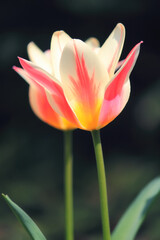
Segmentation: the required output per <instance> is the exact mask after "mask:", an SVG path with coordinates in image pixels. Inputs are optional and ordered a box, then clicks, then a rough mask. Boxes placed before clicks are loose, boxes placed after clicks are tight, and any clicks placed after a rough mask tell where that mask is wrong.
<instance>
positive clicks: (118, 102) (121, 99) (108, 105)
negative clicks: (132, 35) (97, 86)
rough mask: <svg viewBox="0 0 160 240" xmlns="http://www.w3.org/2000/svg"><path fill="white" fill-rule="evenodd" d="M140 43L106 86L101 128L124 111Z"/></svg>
mask: <svg viewBox="0 0 160 240" xmlns="http://www.w3.org/2000/svg"><path fill="white" fill-rule="evenodd" d="M140 44H141V42H140V43H139V44H137V45H136V46H135V47H134V48H133V49H132V50H131V52H130V53H129V55H128V56H127V58H126V59H125V61H124V63H123V65H122V67H121V68H120V69H119V71H117V73H116V74H115V76H114V78H113V79H112V80H111V82H110V84H109V85H108V87H107V88H106V91H105V95H104V101H103V104H102V109H101V113H100V118H99V128H100V127H101V126H102V127H103V126H105V125H107V124H108V123H109V122H111V121H112V120H113V119H114V118H115V117H116V116H118V114H119V113H120V112H121V111H122V109H123V107H124V106H125V104H126V102H127V101H128V98H129V94H130V83H128V82H129V76H130V73H131V71H132V69H133V67H134V65H135V62H136V60H137V57H138V54H139V51H140Z"/></svg>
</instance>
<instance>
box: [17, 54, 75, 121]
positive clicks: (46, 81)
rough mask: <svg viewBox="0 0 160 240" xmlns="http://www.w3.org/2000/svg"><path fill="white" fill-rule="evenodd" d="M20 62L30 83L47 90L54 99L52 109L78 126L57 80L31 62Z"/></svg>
mask: <svg viewBox="0 0 160 240" xmlns="http://www.w3.org/2000/svg"><path fill="white" fill-rule="evenodd" d="M19 60H20V63H21V65H22V67H23V68H24V70H25V71H26V73H27V74H28V76H29V78H30V81H32V82H33V84H34V82H35V83H37V84H39V85H40V86H41V87H43V88H44V89H45V90H46V93H47V96H50V99H52V101H50V102H51V103H52V104H51V107H52V108H53V109H54V111H56V112H57V113H58V114H59V115H60V116H62V117H64V118H66V119H67V120H68V121H69V122H71V123H73V124H74V125H76V124H78V120H77V119H76V117H75V114H74V112H73V111H72V109H71V108H70V106H69V104H68V102H67V100H66V98H65V96H64V92H63V89H62V87H61V86H60V85H59V84H58V83H57V82H56V79H54V78H51V76H50V75H49V74H47V73H45V71H44V70H42V69H40V68H39V67H37V66H35V65H33V64H32V63H31V62H29V61H27V60H24V59H22V58H19ZM54 80H55V81H54Z"/></svg>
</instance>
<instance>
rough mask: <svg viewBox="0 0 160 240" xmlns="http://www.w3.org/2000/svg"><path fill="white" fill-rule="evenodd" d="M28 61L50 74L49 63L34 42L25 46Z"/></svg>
mask: <svg viewBox="0 0 160 240" xmlns="http://www.w3.org/2000/svg"><path fill="white" fill-rule="evenodd" d="M27 51H28V56H29V59H30V60H31V61H32V62H33V63H35V64H36V65H37V66H39V67H40V68H42V69H44V70H45V71H46V72H48V73H50V74H51V73H52V67H51V61H50V60H49V58H48V57H47V56H46V54H45V53H43V52H42V51H41V49H40V48H39V47H37V45H36V44H35V43H34V42H30V43H29V44H28V46H27Z"/></svg>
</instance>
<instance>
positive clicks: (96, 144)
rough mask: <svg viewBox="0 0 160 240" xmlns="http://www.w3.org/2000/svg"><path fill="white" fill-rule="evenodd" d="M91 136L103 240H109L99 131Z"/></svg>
mask: <svg viewBox="0 0 160 240" xmlns="http://www.w3.org/2000/svg"><path fill="white" fill-rule="evenodd" d="M91 134H92V139H93V145H94V151H95V157H96V162H97V173H98V182H99V194H100V207H101V219H102V231H103V240H110V239H111V236H110V224H109V212H108V200H107V185H106V176H105V167H104V160H103V152H102V145H101V139H100V131H99V130H94V131H92V132H91Z"/></svg>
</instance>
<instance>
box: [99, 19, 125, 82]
mask: <svg viewBox="0 0 160 240" xmlns="http://www.w3.org/2000/svg"><path fill="white" fill-rule="evenodd" d="M124 39H125V28H124V26H123V24H121V23H119V24H117V26H116V27H115V29H114V30H113V31H112V33H111V34H110V36H109V37H108V38H107V40H106V41H105V43H104V44H103V45H102V47H101V48H100V50H99V52H98V55H99V56H100V58H101V59H102V60H103V62H104V63H105V66H106V68H107V71H108V73H109V76H110V77H112V76H113V74H114V71H115V69H116V66H117V63H118V61H119V57H120V55H121V52H122V48H123V44H124Z"/></svg>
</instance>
